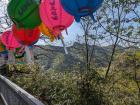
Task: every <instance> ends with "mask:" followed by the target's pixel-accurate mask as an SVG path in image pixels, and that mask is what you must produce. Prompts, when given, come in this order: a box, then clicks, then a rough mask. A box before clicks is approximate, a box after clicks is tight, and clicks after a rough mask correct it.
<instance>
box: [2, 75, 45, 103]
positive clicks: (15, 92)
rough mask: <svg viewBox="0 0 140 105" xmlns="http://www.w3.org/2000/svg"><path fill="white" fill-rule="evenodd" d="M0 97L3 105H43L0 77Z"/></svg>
mask: <svg viewBox="0 0 140 105" xmlns="http://www.w3.org/2000/svg"><path fill="white" fill-rule="evenodd" d="M0 96H1V98H2V100H3V103H4V104H5V105H44V104H43V103H42V102H41V101H39V100H37V99H36V98H35V97H33V96H32V95H30V94H29V93H27V92H26V91H25V90H23V89H22V88H20V87H19V86H17V85H16V84H14V83H13V82H11V81H10V80H8V79H7V78H5V77H4V76H1V75H0Z"/></svg>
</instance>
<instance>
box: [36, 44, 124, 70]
mask: <svg viewBox="0 0 140 105" xmlns="http://www.w3.org/2000/svg"><path fill="white" fill-rule="evenodd" d="M88 48H89V52H90V54H89V56H91V52H92V51H93V55H92V57H91V62H92V63H91V64H92V65H96V66H98V67H99V66H100V67H105V66H107V65H108V61H109V58H110V54H111V52H112V47H111V46H106V47H100V46H93V45H88ZM67 49H68V52H69V54H67V55H66V54H65V52H64V49H63V47H55V46H38V47H35V49H34V56H35V61H36V63H38V64H39V65H41V67H42V68H44V69H45V70H50V69H54V70H60V71H62V70H73V69H74V68H76V67H80V70H82V69H84V67H85V64H86V63H85V61H86V59H85V55H86V53H85V52H86V51H85V45H84V44H79V43H74V45H73V46H71V47H68V48H67ZM117 49H122V47H121V46H117ZM77 65H79V66H77Z"/></svg>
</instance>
